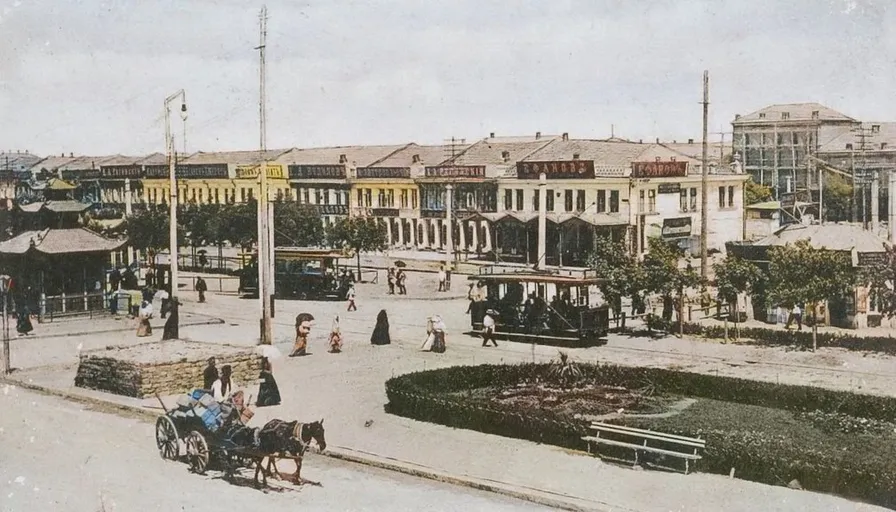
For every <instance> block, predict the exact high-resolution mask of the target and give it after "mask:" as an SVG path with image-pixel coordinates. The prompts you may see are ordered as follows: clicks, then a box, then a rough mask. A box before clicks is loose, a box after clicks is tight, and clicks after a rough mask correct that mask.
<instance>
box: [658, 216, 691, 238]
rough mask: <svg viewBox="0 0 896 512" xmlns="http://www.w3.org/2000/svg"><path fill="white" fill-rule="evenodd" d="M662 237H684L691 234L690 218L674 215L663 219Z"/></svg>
mask: <svg viewBox="0 0 896 512" xmlns="http://www.w3.org/2000/svg"><path fill="white" fill-rule="evenodd" d="M662 235H663V238H684V237H689V236H691V218H690V217H676V218H674V219H663V231H662Z"/></svg>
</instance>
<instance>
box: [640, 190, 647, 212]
mask: <svg viewBox="0 0 896 512" xmlns="http://www.w3.org/2000/svg"><path fill="white" fill-rule="evenodd" d="M644 196H645V192H644V191H643V190H639V191H638V211H639V212H642V213H643V212H644V211H645V208H646V207H647V205H646V204H645V201H644Z"/></svg>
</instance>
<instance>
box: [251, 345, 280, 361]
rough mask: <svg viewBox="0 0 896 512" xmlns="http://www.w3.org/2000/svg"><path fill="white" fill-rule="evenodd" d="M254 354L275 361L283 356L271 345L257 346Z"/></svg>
mask: <svg viewBox="0 0 896 512" xmlns="http://www.w3.org/2000/svg"><path fill="white" fill-rule="evenodd" d="M255 353H256V354H258V355H260V356H261V357H266V358H268V359H277V358H279V357H281V356H282V355H283V354H281V353H280V350H278V349H277V347H275V346H273V345H258V346H257V347H255Z"/></svg>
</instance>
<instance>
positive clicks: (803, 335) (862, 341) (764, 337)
mask: <svg viewBox="0 0 896 512" xmlns="http://www.w3.org/2000/svg"><path fill="white" fill-rule="evenodd" d="M684 333H685V334H690V335H696V336H703V337H706V338H714V339H723V338H724V337H725V328H724V326H719V325H710V326H704V325H700V324H694V323H685V324H684ZM739 333H740V338H741V341H743V342H745V343H749V344H752V345H760V346H790V347H798V348H803V349H810V348H812V332H811V331H786V330H779V329H767V328H764V327H740V328H739ZM733 336H734V329H733V328H732V327H731V326H730V325H729V327H728V337H729V338H731V337H733ZM818 346H819V347H834V348H842V349H846V350H854V351H858V352H880V353H883V354H891V355H896V338H893V337H881V336H855V335H853V334H837V333H830V332H819V333H818Z"/></svg>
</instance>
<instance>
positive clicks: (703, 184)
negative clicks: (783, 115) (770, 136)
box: [700, 71, 709, 280]
mask: <svg viewBox="0 0 896 512" xmlns="http://www.w3.org/2000/svg"><path fill="white" fill-rule="evenodd" d="M708 153H709V71H704V72H703V160H702V168H703V173H702V174H703V176H702V178H701V180H700V277H701V278H703V279H704V280H705V279H706V271H707V265H708V263H707V261H706V236H707V233H708V230H707V229H706V222H707V219H708V217H709V216H708V215H707V214H706V209H707V207H708V206H709V200H708V196H709V154H708Z"/></svg>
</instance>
